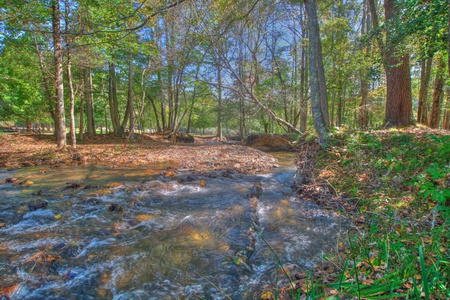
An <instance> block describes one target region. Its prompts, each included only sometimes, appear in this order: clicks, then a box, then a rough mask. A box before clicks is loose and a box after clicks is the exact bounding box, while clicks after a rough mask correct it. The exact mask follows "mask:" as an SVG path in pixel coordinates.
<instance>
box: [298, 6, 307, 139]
mask: <svg viewBox="0 0 450 300" xmlns="http://www.w3.org/2000/svg"><path fill="white" fill-rule="evenodd" d="M304 16H305V15H304V10H302V13H301V27H302V29H301V30H302V41H305V40H306V39H307V38H308V31H307V30H306V24H305V21H304ZM308 51H309V50H308V46H307V45H306V43H305V42H302V58H301V60H302V62H301V67H300V68H301V69H300V111H301V112H300V131H301V132H305V131H306V129H307V120H308V98H307V86H308Z"/></svg>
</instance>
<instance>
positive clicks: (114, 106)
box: [108, 61, 122, 135]
mask: <svg viewBox="0 0 450 300" xmlns="http://www.w3.org/2000/svg"><path fill="white" fill-rule="evenodd" d="M108 97H109V111H110V114H111V123H112V125H113V130H114V134H116V135H120V134H122V133H121V132H120V117H119V108H118V107H119V103H118V100H117V85H116V65H115V64H114V62H112V61H110V62H109V94H108Z"/></svg>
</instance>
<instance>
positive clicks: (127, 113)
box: [120, 53, 134, 134]
mask: <svg viewBox="0 0 450 300" xmlns="http://www.w3.org/2000/svg"><path fill="white" fill-rule="evenodd" d="M128 68H129V72H128V96H127V107H126V109H125V115H124V118H123V120H122V125H121V126H120V128H121V129H120V131H121V133H122V134H123V133H124V132H125V128H126V126H127V123H128V121H129V119H130V117H131V114H132V113H133V112H132V109H133V106H134V103H133V56H132V54H131V53H130V57H129V64H128ZM130 130H131V128H130Z"/></svg>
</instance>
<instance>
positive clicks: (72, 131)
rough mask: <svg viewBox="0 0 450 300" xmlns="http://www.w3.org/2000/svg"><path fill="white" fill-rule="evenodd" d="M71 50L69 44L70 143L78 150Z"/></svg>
mask: <svg viewBox="0 0 450 300" xmlns="http://www.w3.org/2000/svg"><path fill="white" fill-rule="evenodd" d="M70 52H71V50H70V46H69V44H68V45H67V82H68V84H69V99H70V106H69V110H70V141H71V144H72V148H73V149H76V148H77V136H76V128H75V95H74V90H73V78H72V70H71V64H72V60H71V53H70Z"/></svg>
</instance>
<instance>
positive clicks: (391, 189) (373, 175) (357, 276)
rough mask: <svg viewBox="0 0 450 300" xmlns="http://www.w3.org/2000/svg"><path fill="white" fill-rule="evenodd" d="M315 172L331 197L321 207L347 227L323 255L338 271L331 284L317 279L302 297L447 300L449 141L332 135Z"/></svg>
mask: <svg viewBox="0 0 450 300" xmlns="http://www.w3.org/2000/svg"><path fill="white" fill-rule="evenodd" d="M314 172H315V173H316V174H315V175H316V177H315V180H316V182H322V183H323V182H326V183H328V184H329V185H330V186H332V187H333V190H334V191H335V192H336V194H335V197H334V198H335V199H333V201H330V202H329V203H327V202H322V203H321V204H322V205H324V206H330V207H331V206H333V207H332V208H333V209H340V210H341V211H342V214H343V215H344V216H346V217H347V218H349V219H350V220H352V221H353V222H352V224H353V226H352V229H351V231H350V232H349V236H348V240H346V241H342V242H341V247H340V248H341V249H340V251H339V253H337V254H336V255H333V256H332V257H327V259H329V260H331V261H332V262H333V263H334V264H335V265H337V266H338V267H339V268H338V269H337V270H339V271H335V272H336V274H335V275H336V276H335V278H336V280H335V281H334V282H332V283H329V282H326V281H324V280H322V281H321V280H320V279H319V280H316V281H315V282H314V283H313V285H314V288H310V289H308V292H306V293H305V294H306V297H307V299H341V298H354V299H420V298H422V299H449V298H450V287H449V281H450V278H449V273H450V272H449V270H450V259H449V257H450V255H449V248H448V245H449V238H450V236H449V220H450V136H449V135H442V134H438V132H436V134H433V133H432V132H430V131H427V130H426V129H418V128H408V129H404V130H383V131H377V132H372V133H370V132H369V133H368V132H352V133H349V132H336V133H334V134H333V137H332V138H331V139H330V146H329V147H328V148H327V149H325V150H322V151H319V152H318V153H317V154H316V157H315V166H314ZM351 199H353V201H348V200H351ZM332 203H333V204H332ZM336 203H337V204H336Z"/></svg>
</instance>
